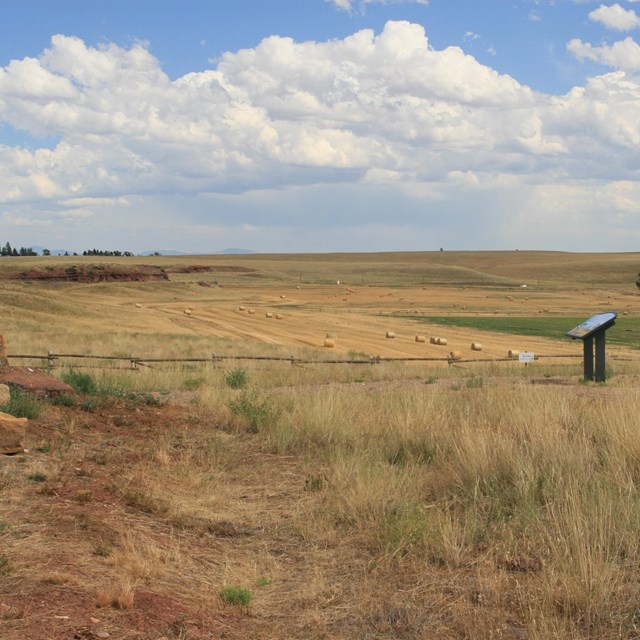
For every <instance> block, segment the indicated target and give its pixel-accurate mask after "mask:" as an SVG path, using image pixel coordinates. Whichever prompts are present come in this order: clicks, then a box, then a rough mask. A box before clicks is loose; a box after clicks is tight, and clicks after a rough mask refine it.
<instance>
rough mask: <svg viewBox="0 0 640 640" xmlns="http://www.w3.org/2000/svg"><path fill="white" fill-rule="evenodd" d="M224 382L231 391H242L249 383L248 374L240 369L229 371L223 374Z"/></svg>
mask: <svg viewBox="0 0 640 640" xmlns="http://www.w3.org/2000/svg"><path fill="white" fill-rule="evenodd" d="M224 381H225V382H226V383H227V386H228V387H231V388H232V389H244V388H245V387H246V386H247V384H248V383H249V374H248V373H247V370H246V369H242V368H241V367H239V368H237V369H230V370H229V371H227V372H226V373H225V374H224Z"/></svg>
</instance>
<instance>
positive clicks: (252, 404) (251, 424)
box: [228, 391, 275, 433]
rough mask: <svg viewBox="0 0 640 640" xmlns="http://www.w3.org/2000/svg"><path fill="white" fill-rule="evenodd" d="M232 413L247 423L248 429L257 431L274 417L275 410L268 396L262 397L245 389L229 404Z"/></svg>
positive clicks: (253, 431)
mask: <svg viewBox="0 0 640 640" xmlns="http://www.w3.org/2000/svg"><path fill="white" fill-rule="evenodd" d="M228 406H229V409H230V411H231V413H232V414H233V415H234V416H235V417H236V418H240V419H241V420H242V421H244V422H245V423H246V426H247V430H248V431H251V432H252V433H257V432H258V431H259V430H260V429H261V428H263V427H265V426H267V423H268V422H269V420H271V419H273V418H274V417H275V416H274V410H273V407H272V406H271V403H270V402H269V400H268V399H267V398H260V397H259V396H258V395H257V394H256V393H255V392H253V393H249V392H247V391H243V392H242V393H241V394H240V395H239V396H238V397H237V398H234V399H233V400H231V401H230V402H229V404H228Z"/></svg>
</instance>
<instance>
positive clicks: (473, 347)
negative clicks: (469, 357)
mask: <svg viewBox="0 0 640 640" xmlns="http://www.w3.org/2000/svg"><path fill="white" fill-rule="evenodd" d="M471 351H482V345H481V344H480V343H479V342H472V343H471Z"/></svg>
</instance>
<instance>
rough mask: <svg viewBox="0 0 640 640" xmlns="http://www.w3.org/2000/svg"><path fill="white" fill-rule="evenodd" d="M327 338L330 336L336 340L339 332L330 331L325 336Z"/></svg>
mask: <svg viewBox="0 0 640 640" xmlns="http://www.w3.org/2000/svg"><path fill="white" fill-rule="evenodd" d="M324 337H325V338H330V339H331V340H335V339H336V338H337V337H338V334H337V333H333V331H328V332H327V333H326V334H325V336H324Z"/></svg>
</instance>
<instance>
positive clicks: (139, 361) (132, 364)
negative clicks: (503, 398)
mask: <svg viewBox="0 0 640 640" xmlns="http://www.w3.org/2000/svg"><path fill="white" fill-rule="evenodd" d="M7 357H8V358H10V359H16V360H19V359H25V360H42V361H44V362H46V365H45V366H46V368H48V369H53V368H55V367H56V366H62V365H59V364H57V362H58V361H60V360H64V359H67V360H98V361H99V360H104V361H111V362H114V361H120V362H128V363H129V367H128V368H129V369H134V370H137V369H138V368H139V367H140V366H142V367H152V366H153V365H154V364H162V363H198V362H199V363H213V364H215V363H216V362H219V361H225V360H247V361H269V362H290V363H291V364H294V365H304V364H368V365H371V364H379V363H383V362H447V363H448V364H458V363H460V364H463V363H471V362H484V363H487V362H489V363H490V362H518V358H517V357H504V358H451V357H449V356H440V357H426V356H425V357H397V358H396V357H383V356H371V357H370V358H367V359H364V358H359V359H358V358H348V359H338V358H332V359H321V360H313V359H310V358H296V357H295V356H251V355H221V354H215V353H214V354H212V355H211V356H210V357H208V358H145V357H140V356H136V355H134V354H131V355H129V356H103V355H91V354H82V353H53V352H51V351H49V352H48V353H47V355H34V354H14V355H8V356H7ZM582 357H583V355H582V353H577V354H566V353H562V354H536V355H535V360H540V359H543V358H544V359H546V358H554V359H555V358H571V359H580V358H582ZM611 357H612V359H614V360H627V361H634V360H636V358H630V357H624V356H623V357H616V356H615V355H614V356H611ZM92 366H94V367H95V368H101V367H100V365H92ZM103 368H111V367H107V366H105V367H103ZM120 368H122V367H120Z"/></svg>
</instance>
